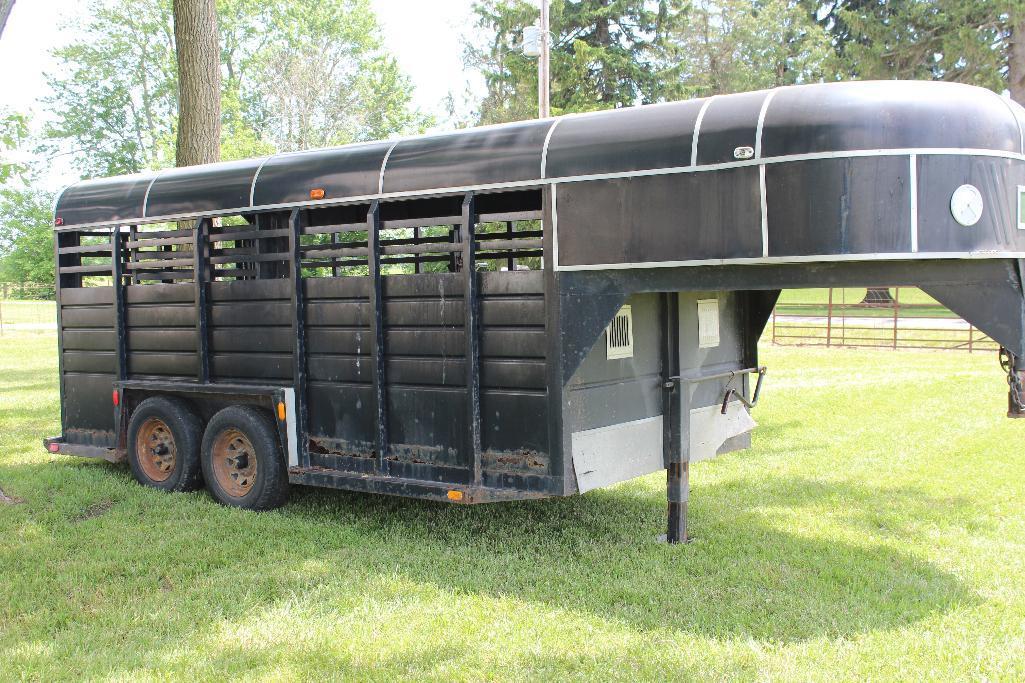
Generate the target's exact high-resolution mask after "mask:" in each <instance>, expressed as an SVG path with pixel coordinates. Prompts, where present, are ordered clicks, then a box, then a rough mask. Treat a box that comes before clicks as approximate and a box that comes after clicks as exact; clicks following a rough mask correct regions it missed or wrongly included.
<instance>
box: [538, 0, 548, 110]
mask: <svg viewBox="0 0 1025 683" xmlns="http://www.w3.org/2000/svg"><path fill="white" fill-rule="evenodd" d="M540 38H541V54H540V55H539V56H538V58H537V116H538V118H541V119H546V118H548V117H549V116H551V103H550V101H549V85H548V82H549V76H550V74H549V62H548V57H549V53H550V51H551V42H552V41H551V38H550V36H549V34H548V0H541V35H540Z"/></svg>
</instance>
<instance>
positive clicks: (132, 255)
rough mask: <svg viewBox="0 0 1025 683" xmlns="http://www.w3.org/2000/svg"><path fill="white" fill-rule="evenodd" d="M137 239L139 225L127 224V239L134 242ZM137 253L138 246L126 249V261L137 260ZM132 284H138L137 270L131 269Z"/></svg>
mask: <svg viewBox="0 0 1025 683" xmlns="http://www.w3.org/2000/svg"><path fill="white" fill-rule="evenodd" d="M137 239H139V226H138V225H130V226H128V241H129V242H134V241H136V240H137ZM138 253H139V249H138V247H136V248H133V249H129V250H128V261H129V262H132V263H134V262H135V261H136V260H137V258H138V257H137V254H138ZM131 275H132V284H133V285H137V284H139V271H137V270H133V271H132V273H131Z"/></svg>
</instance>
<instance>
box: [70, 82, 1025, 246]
mask: <svg viewBox="0 0 1025 683" xmlns="http://www.w3.org/2000/svg"><path fill="white" fill-rule="evenodd" d="M894 150H900V151H907V152H912V153H913V152H915V151H929V150H946V151H951V150H956V151H958V152H963V153H965V154H984V155H996V156H1006V157H1009V158H1013V159H1018V160H1021V159H1023V156H1022V155H1023V154H1025V109H1023V108H1022V107H1020V106H1018V105H1016V104H1014V103H1012V102H1010V101H1009V100H1005V99H1004V98H1001V97H1000V96H998V95H996V94H995V93H993V92H991V91H988V90H985V89H982V88H977V87H973V86H967V85H960V84H952V83H934V82H922V81H874V82H873V81H864V82H847V83H829V84H819V85H805V86H792V87H786V88H780V89H776V90H769V91H759V92H751V93H742V94H736V95H723V96H716V97H711V98H706V99H699V100H690V101H686V102H673V103H667V104H657V105H648V106H643V107H631V108H625V109H616V110H611V111H604V112H596V113H591V114H580V115H569V116H564V117H560V118H556V119H545V120H537V121H526V122H520V123H512V124H505V125H499V126H489V127H483V128H475V129H469V130H465V131H459V132H454V133H446V134H441V135H430V136H419V137H413V138H406V139H402V140H398V141H395V142H387V141H386V142H372V143H366V144H355V145H348V146H344V147H337V148H331V149H321V150H312V151H306V152H294V153H285V154H277V155H274V156H271V157H266V158H262V159H251V160H245V161H232V162H224V163H217V164H209V165H205V166H194V167H187V168H175V169H169V170H166V171H161V172H158V173H148V174H138V175H131V176H121V177H115V178H107V179H102V180H88V181H83V182H80V183H76V184H75V185H72V186H70V187H69V188H67V189H66V190H65V191H64V192H63V193H62V194H61V195H60V196H59V197H58V200H57V202H56V205H55V217H56V223H57V225H58V226H62V227H61V228H59V229H68V228H74V227H85V226H102V225H117V224H127V223H151V222H162V221H167V220H173V219H176V218H183V217H197V216H203V215H219V214H232V213H240V212H252V211H260V210H271V209H277V208H291V207H296V206H316V205H329V204H339V203H347V202H354V201H367V200H369V199H372V198H389V197H391V198H397V197H408V196H416V195H429V194H439V193H447V192H455V191H465V190H470V189H476V190H488V189H496V188H503V187H509V188H512V187H519V186H537V185H539V184H544V183H552V182H559V183H563V182H574V181H580V180H591V179H595V178H596V177H598V178H607V177H631V176H643V175H648V174H653V173H666V172H671V171H673V170H685V169H692V170H693V169H699V168H700V169H707V170H713V169H715V168H717V167H721V168H724V169H725V168H731V167H734V166H744V165H756V164H766V163H773V162H779V161H791V160H794V161H799V160H803V159H809V158H811V159H815V158H829V157H832V156H851V157H856V156H863V155H871V154H874V153H890V154H892V153H893V151H894ZM314 188H319V189H323V190H324V193H325V195H324V198H323V199H320V200H316V201H313V200H310V190H311V189H314Z"/></svg>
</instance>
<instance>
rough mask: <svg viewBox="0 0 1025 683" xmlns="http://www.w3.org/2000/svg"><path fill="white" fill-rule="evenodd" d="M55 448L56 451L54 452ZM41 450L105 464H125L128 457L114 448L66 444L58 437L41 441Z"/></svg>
mask: <svg viewBox="0 0 1025 683" xmlns="http://www.w3.org/2000/svg"><path fill="white" fill-rule="evenodd" d="M54 446H56V450H54ZM43 448H45V449H46V450H47V451H48V452H50V453H56V454H59V455H74V456H77V457H80V458H98V459H100V460H106V461H107V462H115V463H117V462H125V461H126V460H127V459H128V456H127V454H126V453H124V452H123V451H121V452H119V451H118V450H116V449H114V448H104V447H103V446H86V445H83V444H75V443H67V442H66V441H64V440H63V439H62V438H61V437H59V436H51V437H48V438H45V439H43Z"/></svg>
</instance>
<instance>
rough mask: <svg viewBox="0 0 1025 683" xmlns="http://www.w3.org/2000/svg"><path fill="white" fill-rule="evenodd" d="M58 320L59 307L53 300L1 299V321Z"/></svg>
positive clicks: (5, 322)
mask: <svg viewBox="0 0 1025 683" xmlns="http://www.w3.org/2000/svg"><path fill="white" fill-rule="evenodd" d="M56 322H57V307H56V304H54V302H52V301H18V300H12V299H0V323H2V324H3V325H9V324H12V323H15V324H17V323H50V324H55V323H56Z"/></svg>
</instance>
